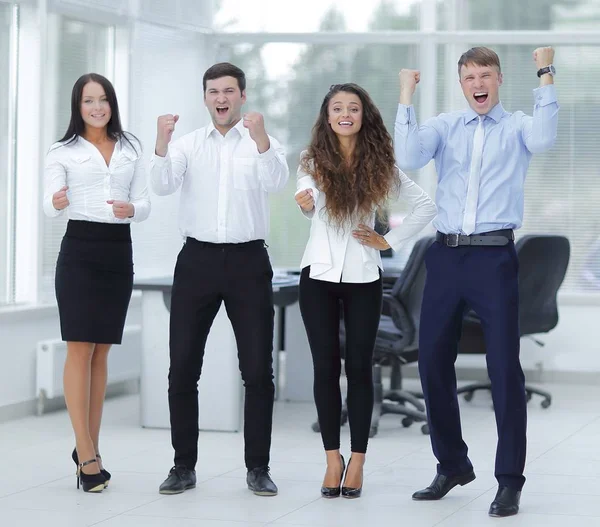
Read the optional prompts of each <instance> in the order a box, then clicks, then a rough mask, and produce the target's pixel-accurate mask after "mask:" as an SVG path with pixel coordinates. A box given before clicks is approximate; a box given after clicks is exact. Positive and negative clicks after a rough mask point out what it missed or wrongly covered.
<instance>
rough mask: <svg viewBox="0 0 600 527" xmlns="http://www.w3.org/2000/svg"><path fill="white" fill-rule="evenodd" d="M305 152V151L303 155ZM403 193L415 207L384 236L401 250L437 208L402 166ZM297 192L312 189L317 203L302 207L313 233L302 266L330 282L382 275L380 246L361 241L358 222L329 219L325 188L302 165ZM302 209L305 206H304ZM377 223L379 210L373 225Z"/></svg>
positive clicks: (355, 281)
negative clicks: (340, 224)
mask: <svg viewBox="0 0 600 527" xmlns="http://www.w3.org/2000/svg"><path fill="white" fill-rule="evenodd" d="M304 155H305V152H302V154H301V156H300V157H301V158H302V157H303V156H304ZM398 177H399V178H400V192H399V197H401V198H403V199H404V200H406V201H407V202H408V203H410V204H412V211H411V212H410V214H409V215H408V216H406V218H404V221H403V222H402V224H401V225H399V226H398V227H395V228H393V229H391V230H390V232H388V233H387V234H386V235H385V236H384V238H385V239H386V241H387V242H388V243H389V244H390V246H391V247H392V249H395V250H397V249H398V248H399V247H400V246H401V245H402V244H403V243H404V242H405V241H406V240H408V239H409V238H411V237H413V236H414V235H415V234H417V233H418V232H420V231H421V230H422V229H423V228H424V227H425V226H426V225H427V224H428V223H429V222H430V221H431V220H432V219H433V218H434V217H435V215H436V213H437V209H436V207H435V204H434V203H433V201H432V200H431V198H430V197H429V196H428V195H427V194H426V193H425V192H424V191H423V189H421V187H419V186H418V185H417V184H416V183H415V182H414V181H412V180H411V179H409V178H408V177H407V176H406V174H404V173H403V172H402V171H401V170H400V169H398ZM296 189H297V190H296V194H297V193H298V192H301V191H303V190H307V189H311V190H312V194H313V198H314V201H315V207H314V208H313V210H311V211H310V212H305V211H302V213H303V214H304V216H306V217H307V218H309V219H310V220H311V226H310V237H309V240H308V243H307V244H306V249H305V251H304V256H303V257H302V263H301V264H300V266H301V268H302V269H303V268H304V267H306V266H308V265H310V277H311V278H316V279H319V280H325V281H328V282H340V281H343V282H351V283H365V282H373V281H375V280H377V279H378V278H379V269H382V270H383V264H382V261H381V254H380V252H379V250H377V249H373V248H371V247H367V246H365V245H362V244H361V243H359V242H358V241H357V240H356V239H355V238H354V237H353V236H352V230H354V229H355V228H357V227H358V225H348V226H346V227H345V228H344V229H343V230H342V229H337V228H336V226H335V225H332V223H331V222H330V221H329V220H328V215H327V210H326V209H325V203H326V196H325V193H324V192H321V191H320V190H319V189H318V188H317V186H316V184H315V181H314V180H313V178H312V177H311V176H310V175H309V174H307V173H306V172H304V171H303V170H302V167H301V166H299V167H298V178H297V181H296ZM301 210H302V209H301ZM374 225H375V214H373V215H372V217H371V218H370V221H369V226H370V227H371V228H373V227H374Z"/></svg>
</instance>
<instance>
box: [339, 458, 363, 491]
mask: <svg viewBox="0 0 600 527" xmlns="http://www.w3.org/2000/svg"><path fill="white" fill-rule="evenodd" d="M351 461H352V457H350V459H349V460H348V468H350V462H351ZM363 477H364V476H363ZM361 494H362V483H361V485H360V487H358V488H354V487H342V496H343V497H344V498H360V495H361Z"/></svg>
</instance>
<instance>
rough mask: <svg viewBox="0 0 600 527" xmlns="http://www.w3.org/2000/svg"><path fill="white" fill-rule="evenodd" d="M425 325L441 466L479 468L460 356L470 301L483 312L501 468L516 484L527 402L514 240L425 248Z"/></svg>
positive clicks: (499, 474)
mask: <svg viewBox="0 0 600 527" xmlns="http://www.w3.org/2000/svg"><path fill="white" fill-rule="evenodd" d="M425 262H426V265H427V281H426V284H425V291H424V295H423V304H422V310H421V327H420V331H419V372H420V374H421V384H422V387H423V393H424V394H425V402H426V405H427V414H428V419H429V427H430V432H431V434H430V437H431V444H432V447H433V453H434V454H435V456H436V458H437V459H438V461H439V465H438V472H439V473H440V474H444V475H456V474H461V473H464V472H468V471H469V470H471V469H472V465H471V461H470V460H469V458H468V457H467V445H466V444H465V442H464V441H463V438H462V432H461V426H460V414H459V408H458V400H457V396H456V372H455V369H454V363H455V361H456V355H457V351H458V342H459V339H460V333H461V326H462V317H463V313H464V311H465V308H466V307H469V308H471V309H473V310H474V311H475V312H476V313H477V314H478V315H479V317H480V318H481V323H482V327H483V332H484V336H485V345H486V360H487V368H488V374H489V377H490V380H491V383H492V398H493V402H494V411H495V413H496V426H497V429H498V446H497V450H496V468H495V476H496V479H497V480H498V482H499V484H501V485H508V486H509V487H513V488H515V489H517V490H520V489H521V488H522V487H523V484H524V482H525V478H524V477H523V469H524V467H525V452H526V444H527V441H526V429H527V407H526V404H527V402H526V398H525V377H524V375H523V370H522V369H521V363H520V361H519V288H518V269H519V262H518V257H517V254H516V252H515V248H514V244H513V243H512V242H510V243H509V244H508V245H506V246H503V247H479V246H478V247H469V246H467V247H446V246H444V245H442V244H440V243H439V242H436V243H434V244H433V245H432V246H431V247H430V249H429V252H428V253H427V255H426V260H425Z"/></svg>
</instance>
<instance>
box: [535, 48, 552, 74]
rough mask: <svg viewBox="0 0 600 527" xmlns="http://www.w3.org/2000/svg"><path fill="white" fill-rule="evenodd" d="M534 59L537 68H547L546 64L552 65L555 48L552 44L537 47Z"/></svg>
mask: <svg viewBox="0 0 600 527" xmlns="http://www.w3.org/2000/svg"><path fill="white" fill-rule="evenodd" d="M533 60H535V64H536V66H537V69H538V70H539V69H540V68H545V67H546V66H550V64H552V61H553V60H554V49H552V48H551V47H550V46H548V47H545V48H537V49H536V50H535V51H534V52H533Z"/></svg>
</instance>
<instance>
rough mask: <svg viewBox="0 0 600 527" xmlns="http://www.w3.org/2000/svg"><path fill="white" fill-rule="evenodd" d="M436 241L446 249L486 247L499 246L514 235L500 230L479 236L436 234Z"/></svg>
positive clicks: (511, 239)
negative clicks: (470, 246)
mask: <svg viewBox="0 0 600 527" xmlns="http://www.w3.org/2000/svg"><path fill="white" fill-rule="evenodd" d="M435 239H436V241H438V242H440V243H442V244H444V245H445V246H446V247H458V246H462V245H487V246H493V245H496V246H501V245H506V244H507V243H508V242H510V241H513V240H514V239H515V233H514V232H513V230H512V229H502V230H499V231H490V232H482V233H479V234H471V235H469V236H466V235H465V234H444V233H443V232H438V233H437V234H436V235H435Z"/></svg>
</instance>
